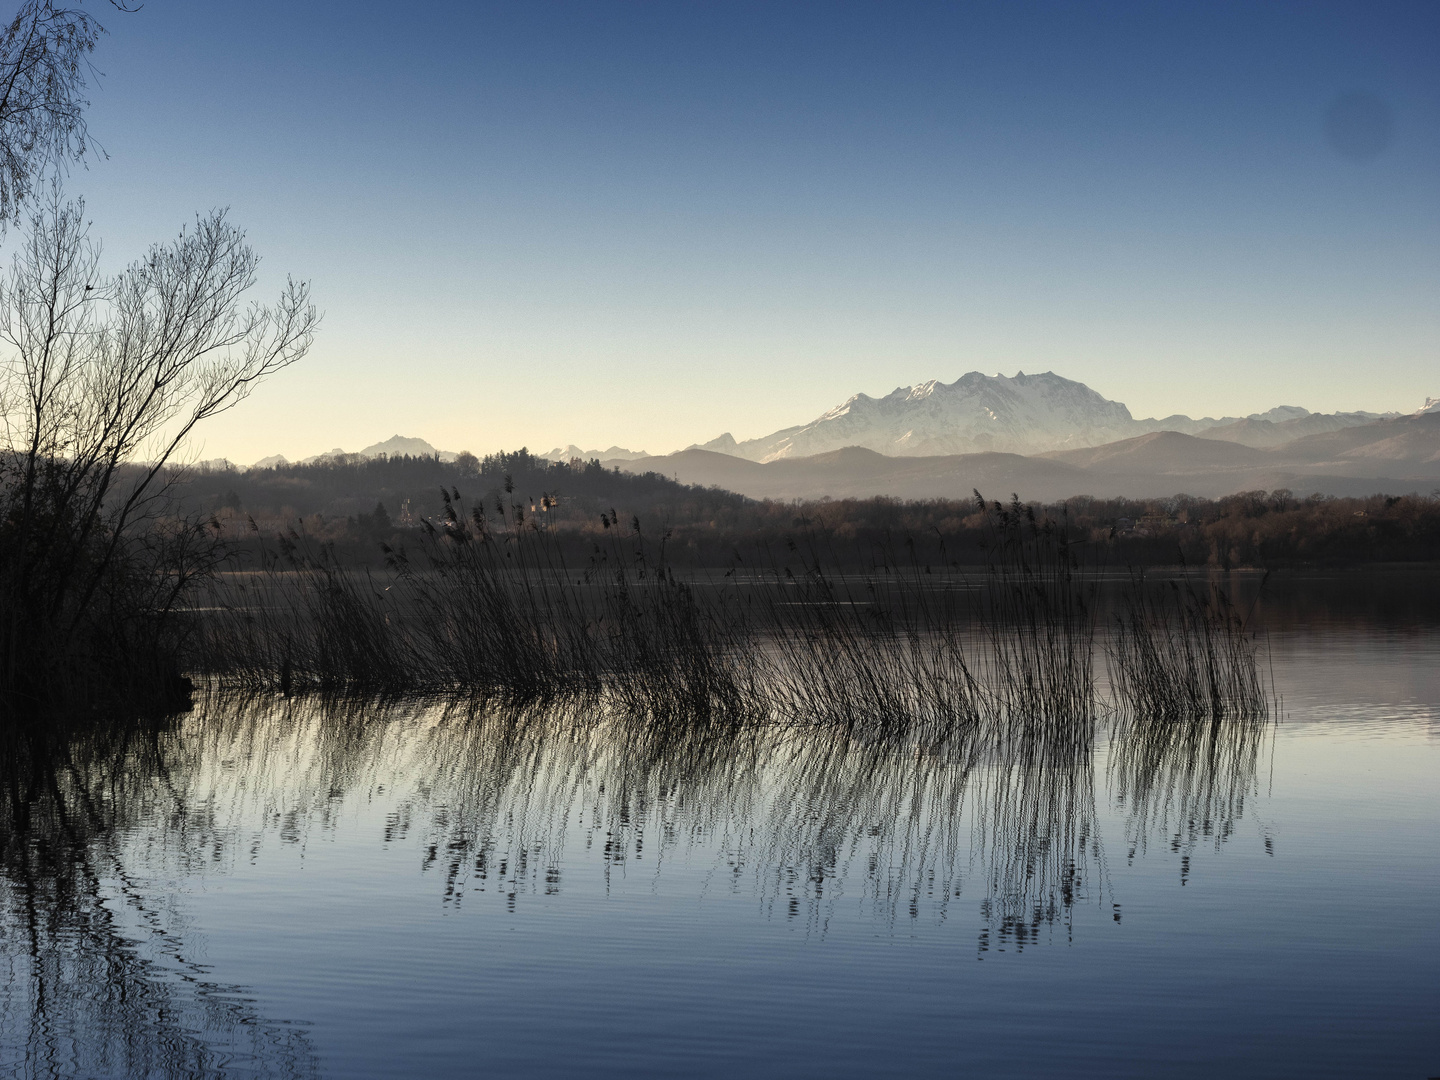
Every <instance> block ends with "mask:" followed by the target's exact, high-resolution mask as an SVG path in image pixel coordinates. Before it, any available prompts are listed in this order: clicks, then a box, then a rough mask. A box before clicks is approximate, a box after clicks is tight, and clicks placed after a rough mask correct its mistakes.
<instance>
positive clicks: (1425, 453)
mask: <svg viewBox="0 0 1440 1080" xmlns="http://www.w3.org/2000/svg"><path fill="white" fill-rule="evenodd" d="M1280 423H1281V424H1283V423H1285V421H1280ZM604 464H606V465H607V466H613V467H616V468H619V469H620V470H621V471H623V472H634V473H644V472H658V473H661V474H663V475H665V476H669V477H672V478H674V479H676V480H679V481H680V482H682V483H687V484H700V485H702V486H705V487H711V486H714V487H721V488H725V489H727V490H729V491H735V492H739V493H741V494H743V495H749V496H751V497H752V498H768V499H818V498H826V497H829V498H837V499H838V498H869V497H872V496H888V497H890V498H896V499H937V498H946V499H964V498H969V497H970V494H971V492H972V490H975V489H978V490H980V491H981V492H983V493H985V494H986V495H987V496H989V497H1005V496H1008V495H1009V494H1010V493H1011V492H1018V493H1019V494H1020V496H1021V497H1022V498H1025V499H1038V500H1043V501H1051V500H1056V499H1064V498H1069V497H1071V496H1075V495H1092V496H1095V497H1097V498H1106V497H1126V498H1149V497H1157V496H1168V495H1175V494H1179V493H1182V492H1183V493H1185V494H1189V495H1195V496H1204V497H1209V498H1215V497H1219V496H1222V495H1229V494H1232V493H1234V492H1237V491H1253V490H1257V489H1264V490H1269V491H1273V490H1276V489H1278V488H1288V489H1290V490H1292V491H1294V492H1296V493H1297V494H1300V495H1308V494H1310V493H1312V492H1320V493H1322V494H1325V495H1371V494H1375V493H1377V492H1381V493H1386V494H1396V495H1398V494H1406V493H1409V492H1423V493H1429V492H1431V491H1432V490H1436V489H1440V410H1432V411H1429V412H1425V411H1421V412H1418V413H1416V414H1415V415H1413V416H1401V417H1386V418H1381V419H1378V420H1372V421H1370V422H1368V423H1365V424H1358V425H1353V426H1350V427H1346V428H1340V429H1336V430H1333V431H1321V432H1318V433H1316V434H1312V435H1301V436H1300V437H1299V438H1295V439H1291V440H1289V441H1286V442H1284V443H1281V444H1280V445H1278V446H1274V447H1269V448H1267V447H1254V446H1247V445H1244V444H1243V443H1239V442H1235V441H1232V440H1227V439H1223V438H1204V437H1200V436H1196V435H1187V434H1184V433H1183V432H1178V431H1152V432H1147V433H1145V434H1143V435H1137V436H1132V437H1131V438H1128V439H1119V440H1116V441H1114V442H1109V443H1104V444H1101V445H1100V446H1090V447H1079V448H1076V449H1071V450H1058V451H1050V452H1048V453H1045V454H1039V455H1030V456H1026V455H1021V454H1013V453H1005V452H999V451H986V452H980V453H970V454H936V455H908V456H888V455H885V454H880V453H878V452H876V451H874V450H871V449H869V448H866V447H860V446H850V447H843V448H841V449H838V450H829V451H826V452H824V453H821V454H811V455H805V456H791V457H778V458H773V459H772V460H770V461H766V462H759V461H751V460H748V459H746V458H742V457H737V456H735V455H733V454H723V453H718V452H716V451H713V450H704V449H700V448H698V447H694V448H691V449H687V450H682V451H679V452H678V453H675V454H669V455H667V456H665V457H651V458H639V459H630V460H625V461H613V462H604Z"/></svg>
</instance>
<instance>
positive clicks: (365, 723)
mask: <svg viewBox="0 0 1440 1080" xmlns="http://www.w3.org/2000/svg"><path fill="white" fill-rule="evenodd" d="M1269 723H1270V722H1269V720H1268V719H1266V718H1264V717H1258V718H1251V719H1245V720H1241V719H1234V718H1230V719H1226V720H1223V721H1218V722H1217V721H1211V720H1209V719H1206V720H1204V721H1197V722H1194V723H1189V722H1176V721H1170V722H1166V723H1159V722H1149V723H1146V722H1142V721H1141V720H1138V719H1131V720H1130V721H1128V722H1125V723H1117V724H1116V726H1115V727H1114V729H1113V730H1112V731H1111V732H1110V733H1109V740H1108V752H1107V759H1108V768H1107V777H1108V779H1109V781H1110V785H1111V788H1112V791H1113V794H1114V796H1115V799H1116V801H1117V803H1119V804H1120V805H1121V806H1122V807H1123V808H1124V809H1125V811H1126V812H1127V814H1128V817H1127V826H1126V831H1125V843H1126V848H1127V853H1128V854H1129V855H1130V856H1131V857H1134V856H1135V855H1136V854H1137V853H1140V852H1142V851H1143V850H1144V847H1145V845H1146V843H1147V842H1148V841H1149V840H1150V839H1153V838H1155V837H1157V836H1161V835H1163V836H1164V837H1165V838H1166V839H1167V841H1171V840H1174V838H1175V837H1177V836H1178V837H1179V838H1180V839H1179V841H1178V844H1179V846H1177V847H1176V850H1179V849H1180V847H1184V846H1185V845H1190V846H1193V843H1194V842H1195V840H1194V839H1192V838H1191V834H1192V833H1193V834H1194V837H1195V838H1203V837H1209V836H1211V835H1212V834H1214V835H1218V836H1219V837H1220V838H1221V839H1222V840H1223V838H1224V837H1227V836H1229V835H1230V833H1231V832H1233V830H1234V824H1235V822H1236V821H1237V820H1238V819H1239V818H1240V817H1241V816H1242V815H1243V813H1244V811H1245V800H1246V798H1247V797H1248V794H1249V793H1251V792H1252V791H1253V789H1254V786H1255V783H1256V780H1255V769H1256V764H1257V761H1258V755H1259V749H1260V747H1261V745H1262V743H1263V741H1264V738H1265V736H1266V733H1267V732H1268V731H1269V730H1270V727H1269ZM1097 727H1099V725H1097V722H1096V721H1095V720H1094V719H1093V718H1072V719H1070V720H1068V721H1067V722H1064V723H1054V722H1046V721H1043V720H1040V719H1037V720H1035V721H1033V722H1028V723H1027V722H1016V723H1011V724H1010V725H1008V726H1007V728H1006V730H1004V731H1003V732H998V733H991V734H989V735H986V736H984V737H966V738H964V739H959V740H956V741H954V742H949V743H942V744H930V745H919V744H915V743H911V742H905V741H887V740H871V739H865V738H858V737H853V736H851V735H848V734H846V733H844V732H840V731H836V730H833V729H828V728H818V729H803V728H794V727H782V728H768V727H748V726H726V725H709V726H706V725H700V726H689V725H675V724H662V723H645V722H643V721H636V720H633V719H627V718H626V717H624V716H623V715H617V714H614V713H611V712H607V711H605V710H604V709H603V708H601V707H599V706H595V705H591V706H572V707H568V708H556V707H553V706H552V707H547V708H545V709H523V708H510V707H477V706H473V705H460V704H450V705H440V704H413V705H391V706H385V707H381V706H379V705H374V704H368V705H367V704H364V703H354V702H347V703H334V702H332V703H321V702H307V701H300V702H294V701H255V702H249V703H236V702H231V703H227V704H223V705H218V706H216V707H213V708H211V709H209V710H208V711H207V712H206V713H205V715H204V716H203V717H200V716H197V717H195V718H193V719H191V720H188V721H187V722H186V726H185V729H184V730H183V731H181V732H179V733H177V734H176V736H175V737H174V738H173V739H172V741H171V746H172V750H171V759H172V760H173V761H174V763H175V764H174V767H173V768H172V774H173V775H174V776H176V777H184V778H185V782H186V784H187V785H188V786H187V788H186V790H185V791H184V793H183V794H182V795H181V796H180V798H181V799H182V801H183V802H184V803H185V804H186V805H188V806H189V807H191V808H192V811H191V814H190V818H189V820H188V823H187V824H188V828H189V830H190V834H191V837H192V841H191V843H192V847H196V848H203V849H206V850H211V851H213V852H214V853H217V858H218V857H219V854H218V853H222V852H231V853H233V852H237V851H243V852H246V853H248V855H249V856H250V857H252V858H253V857H254V855H255V854H256V853H257V852H258V851H259V850H260V848H261V847H262V846H263V844H264V843H266V842H268V841H272V840H278V841H280V842H282V843H295V842H300V841H302V840H303V839H304V835H305V833H306V831H307V830H310V829H320V830H327V829H333V828H335V827H337V826H336V821H337V818H338V815H339V811H340V807H341V805H342V804H343V803H344V802H345V800H346V799H348V798H352V797H353V798H355V799H357V800H363V801H365V802H375V801H377V800H379V801H384V803H385V805H386V806H387V807H388V808H389V809H388V812H387V814H386V817H385V822H384V826H383V835H382V836H381V837H380V839H381V840H382V842H384V843H386V844H390V845H400V844H410V845H414V846H416V847H418V849H419V851H420V853H421V865H422V867H423V869H424V870H425V871H426V872H432V873H438V874H439V875H441V877H442V879H443V887H442V889H441V898H442V902H443V903H444V904H446V905H450V906H457V907H458V906H461V905H463V904H464V903H465V902H466V899H467V897H472V896H473V897H478V896H479V895H480V894H489V895H491V896H498V897H501V898H503V900H504V902H505V904H506V906H507V907H509V908H511V909H513V908H514V907H515V906H516V905H517V904H519V903H523V902H525V901H526V899H527V898H528V897H534V896H544V895H555V894H558V893H559V892H560V891H561V889H562V886H563V884H564V879H565V875H566V874H567V873H576V872H589V871H587V870H585V869H584V866H583V864H585V863H586V862H587V861H589V860H590V859H591V858H592V857H593V859H594V861H595V862H597V863H598V865H599V872H600V874H601V875H602V877H603V879H604V880H605V881H606V882H607V883H609V882H610V881H611V880H612V878H613V876H614V875H616V874H627V873H631V872H638V871H642V870H643V871H645V872H649V873H653V874H657V875H658V874H662V873H664V872H665V868H666V867H667V865H669V864H671V863H673V862H675V861H677V860H682V861H685V862H687V863H689V864H693V863H694V862H695V860H697V859H698V860H708V862H707V865H709V866H710V870H709V872H708V877H707V880H708V882H709V885H708V886H707V887H708V888H712V889H713V888H725V889H728V890H730V891H740V890H742V889H748V890H751V891H753V893H754V894H755V895H757V896H758V897H759V898H760V899H761V900H762V902H763V905H764V908H765V910H766V911H767V912H768V913H769V914H770V915H772V916H775V917H783V918H787V919H793V920H798V921H801V922H803V923H804V924H806V925H807V926H808V927H809V928H810V929H812V930H813V931H815V932H817V933H824V932H825V930H826V927H827V925H828V923H829V920H830V918H831V916H832V914H833V912H834V905H835V904H836V903H837V902H838V901H839V900H840V899H841V898H842V897H849V898H852V899H858V900H859V902H860V904H861V906H862V908H863V909H864V910H865V911H866V912H867V913H868V915H869V917H871V918H874V919H878V920H881V921H883V922H885V923H887V924H890V925H892V926H893V925H895V924H897V923H899V922H903V921H904V920H906V919H919V918H922V917H926V918H935V919H939V920H943V919H945V918H946V917H947V915H948V913H949V911H950V909H951V908H952V906H953V905H954V903H955V902H956V900H957V898H959V897H960V896H962V894H963V895H965V896H967V897H969V898H970V899H971V900H972V901H974V902H976V903H977V904H979V905H980V910H981V911H982V912H983V913H984V916H985V921H986V926H987V929H986V930H985V931H984V932H983V933H982V935H981V938H980V947H981V949H982V951H983V950H987V949H989V948H992V947H1006V946H1008V945H1010V944H1012V943H1013V944H1014V945H1017V946H1023V945H1025V944H1026V943H1028V942H1030V941H1033V940H1034V939H1035V938H1036V937H1037V936H1038V935H1039V934H1040V933H1041V931H1042V928H1045V927H1057V926H1059V927H1063V928H1065V931H1066V933H1067V934H1068V932H1069V925H1070V923H1069V913H1070V911H1071V909H1072V907H1073V906H1074V905H1075V904H1076V903H1077V902H1081V901H1093V902H1096V903H1105V902H1113V898H1110V897H1109V891H1110V890H1109V887H1108V885H1107V883H1106V877H1105V870H1104V866H1105V862H1104V856H1105V851H1104V845H1103V842H1102V838H1101V835H1100V827H1099V816H1098V811H1097V797H1096V781H1095V775H1094V772H1095V765H1094V763H1095V760H1096V757H1097V745H1096V743H1097ZM202 820H203V822H204V829H205V830H208V831H206V832H205V834H204V838H203V840H202V838H201V831H200V830H201V822H202ZM577 845H578V847H579V849H580V850H578V851H576V850H574V848H575V846H577ZM567 847H569V848H571V854H572V855H573V856H574V857H573V858H569V859H567ZM1188 850H1189V849H1188V847H1187V848H1186V850H1185V852H1184V854H1188ZM1107 898H1108V899H1107Z"/></svg>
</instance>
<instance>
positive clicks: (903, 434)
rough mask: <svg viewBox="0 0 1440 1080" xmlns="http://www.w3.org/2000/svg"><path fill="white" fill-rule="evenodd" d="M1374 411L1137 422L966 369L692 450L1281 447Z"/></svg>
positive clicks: (1019, 380)
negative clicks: (1199, 440) (1171, 442)
mask: <svg viewBox="0 0 1440 1080" xmlns="http://www.w3.org/2000/svg"><path fill="white" fill-rule="evenodd" d="M1382 415H1391V416H1393V415H1398V414H1393V413H1392V414H1380V413H1368V412H1348V413H1330V414H1317V413H1312V412H1310V411H1309V410H1308V409H1303V408H1301V407H1299V406H1297V405H1281V406H1279V407H1277V408H1274V409H1271V410H1269V411H1268V412H1264V413H1252V414H1250V415H1249V416H1244V417H1240V416H1222V417H1218V418H1216V417H1209V416H1207V417H1203V418H1201V419H1198V420H1196V419H1192V418H1191V417H1189V416H1181V415H1174V416H1167V417H1164V418H1162V419H1154V418H1151V419H1146V420H1137V419H1135V418H1134V417H1133V416H1131V415H1130V410H1129V409H1128V408H1126V407H1125V406H1124V405H1123V404H1122V403H1120V402H1118V401H1111V400H1110V399H1108V398H1106V397H1104V396H1102V395H1101V394H1099V393H1097V392H1096V391H1094V390H1092V389H1090V387H1088V386H1086V385H1085V384H1084V383H1080V382H1075V381H1074V380H1072V379H1066V378H1064V377H1063V376H1060V375H1056V374H1055V373H1054V372H1053V371H1046V372H1042V373H1040V374H1039V375H1026V374H1025V373H1024V372H1023V371H1021V372H1017V373H1016V374H1015V375H1014V376H1013V377H1006V376H1004V375H993V376H992V375H983V374H981V373H980V372H978V371H972V372H970V373H969V374H968V375H962V376H961V377H960V378H958V379H956V380H955V381H954V382H953V383H943V382H939V381H938V380H931V381H930V382H925V383H920V384H919V385H917V386H901V387H897V388H896V389H895V390H893V391H891V392H890V393H889V394H886V395H885V396H884V397H880V398H872V397H870V396H869V395H868V394H856V395H855V396H854V397H852V398H850V399H849V400H848V401H845V402H844V403H842V404H840V405H837V406H835V408H833V409H831V410H830V411H829V412H826V413H824V414H823V415H821V416H819V417H817V418H816V419H814V420H812V421H811V422H810V423H808V424H801V425H797V426H795V427H788V428H782V429H781V430H779V431H775V432H772V433H771V434H769V435H765V436H762V437H761V438H758V439H747V440H745V441H743V442H737V441H736V440H735V438H734V436H732V435H731V434H730V433H728V432H727V433H725V434H724V435H721V436H720V437H719V438H716V439H712V440H711V441H710V442H707V443H700V444H696V445H694V446H691V447H689V449H692V450H710V451H714V452H716V453H720V454H729V455H731V456H732V457H740V458H745V459H746V460H748V461H758V462H762V463H763V462H769V461H778V460H780V459H782V458H792V457H810V456H813V455H816V454H824V453H829V452H830V451H833V450H840V449H843V448H845V447H848V446H860V447H864V448H866V449H869V450H874V451H876V452H878V453H881V454H885V455H888V456H892V457H933V456H937V455H947V454H967V453H977V452H980V453H983V452H1003V453H1012V454H1027V455H1028V454H1039V453H1046V452H1049V451H1053V450H1067V449H1075V448H1079V447H1086V446H1100V445H1103V444H1105V443H1109V442H1114V441H1116V440H1118V439H1126V438H1132V437H1135V436H1138V435H1146V434H1149V433H1151V432H1157V431H1176V432H1179V433H1181V434H1183V435H1203V436H1204V437H1206V438H1213V439H1222V440H1224V441H1227V442H1236V443H1241V444H1243V445H1246V446H1254V447H1263V446H1279V445H1281V444H1282V443H1285V442H1289V441H1291V440H1292V439H1296V438H1300V437H1301V436H1304V435H1313V434H1318V433H1322V432H1326V431H1337V430H1340V429H1341V428H1346V427H1354V426H1357V425H1360V424H1367V423H1370V422H1372V421H1375V420H1378V419H1381V418H1382Z"/></svg>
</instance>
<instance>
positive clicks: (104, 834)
mask: <svg viewBox="0 0 1440 1080" xmlns="http://www.w3.org/2000/svg"><path fill="white" fill-rule="evenodd" d="M171 742H172V740H171V739H170V738H169V737H168V735H167V733H166V732H165V731H163V730H160V729H157V728H156V727H154V726H150V725H137V724H115V725H108V724H95V723H92V724H88V725H86V726H85V727H84V728H83V729H82V730H79V731H74V730H71V731H70V732H68V733H64V734H62V733H59V732H56V731H54V730H51V731H49V732H45V733H37V732H33V731H15V730H12V731H10V732H8V733H7V734H6V735H5V737H4V739H3V741H0V787H3V795H0V837H3V840H0V955H3V963H4V965H5V974H6V977H5V980H4V986H3V988H0V1054H3V1061H4V1064H5V1066H6V1067H7V1068H8V1069H9V1070H10V1072H11V1074H12V1075H17V1076H58V1075H77V1076H127V1077H221V1076H240V1075H263V1076H297V1077H298V1076H310V1075H314V1074H315V1073H316V1071H317V1070H316V1065H315V1061H314V1059H313V1056H312V1055H311V1052H310V1050H309V1047H308V1045H307V1042H306V1039H305V1036H304V1033H303V1031H302V1030H300V1029H299V1028H297V1027H295V1026H292V1025H287V1024H281V1023H274V1022H269V1021H266V1020H265V1019H264V1018H262V1017H261V1016H260V1015H259V1014H258V1013H257V1011H256V1010H255V1008H254V1007H253V1004H252V1003H251V1002H250V1001H249V1000H247V998H246V996H245V994H244V993H243V991H242V990H241V989H240V988H238V987H234V986H227V985H224V984H222V983H220V982H217V981H216V980H214V979H213V978H212V977H211V976H210V974H209V972H208V971H207V969H206V968H205V966H204V965H203V964H201V963H199V962H197V961H196V960H195V959H194V956H195V955H196V951H195V948H194V945H195V942H194V941H193V940H192V939H191V937H190V935H189V934H188V933H187V931H186V928H185V926H184V922H183V919H182V917H181V916H180V915H179V914H177V910H176V908H175V906H174V905H173V904H172V903H171V902H170V900H169V898H168V897H167V896H166V895H164V894H163V892H157V890H155V889H152V888H150V887H149V875H150V874H151V873H153V872H154V870H155V867H154V866H153V865H150V864H148V863H147V862H146V860H145V859H144V858H141V857H138V856H137V853H136V851H135V845H134V844H133V843H132V841H133V838H134V837H136V836H141V837H144V839H143V840H142V841H141V842H140V844H139V847H140V848H141V849H145V850H156V849H157V848H163V849H165V850H166V853H167V859H168V860H177V861H178V862H179V863H182V864H184V863H193V862H194V861H196V860H203V859H205V858H207V852H206V851H205V850H204V849H203V848H202V847H200V846H198V845H197V843H196V842H197V841H198V840H200V839H201V838H202V837H208V836H209V835H210V834H211V831H210V830H208V829H203V830H200V831H199V832H196V831H195V830H193V829H192V828H191V826H190V819H191V817H192V815H193V814H194V807H193V805H192V804H191V803H189V802H188V800H187V799H186V798H185V794H186V793H185V791H184V787H183V783H184V782H183V780H182V781H181V784H180V785H179V786H177V785H176V784H175V782H174V779H175V778H174V776H173V774H172V771H171V770H172V763H171V761H170V760H169V756H170V755H169V749H170V745H171Z"/></svg>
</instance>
